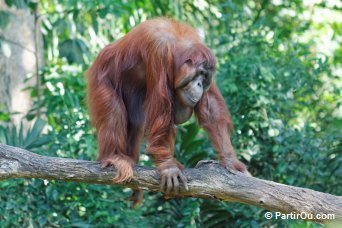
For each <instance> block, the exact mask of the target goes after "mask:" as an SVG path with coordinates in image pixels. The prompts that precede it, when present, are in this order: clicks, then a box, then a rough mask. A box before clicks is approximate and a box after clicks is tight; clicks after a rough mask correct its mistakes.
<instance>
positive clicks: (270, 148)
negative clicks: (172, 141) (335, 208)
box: [0, 0, 342, 227]
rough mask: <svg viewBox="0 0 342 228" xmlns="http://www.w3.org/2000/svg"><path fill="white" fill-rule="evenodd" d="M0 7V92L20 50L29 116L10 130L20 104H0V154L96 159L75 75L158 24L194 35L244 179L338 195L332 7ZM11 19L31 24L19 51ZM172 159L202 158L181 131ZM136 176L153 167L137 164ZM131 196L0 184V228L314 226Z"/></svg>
mask: <svg viewBox="0 0 342 228" xmlns="http://www.w3.org/2000/svg"><path fill="white" fill-rule="evenodd" d="M1 1H3V2H2V3H1V4H2V5H1V7H0V72H1V74H0V79H1V80H3V81H2V82H3V84H2V86H3V87H2V90H3V91H6V89H7V90H9V88H10V87H9V86H10V85H9V84H5V83H4V79H5V76H6V72H8V71H7V70H6V69H9V67H8V66H10V65H9V64H12V63H13V62H15V61H9V60H8V59H10V58H11V57H13V56H14V55H15V54H17V53H20V51H21V50H23V49H24V50H26V49H27V50H33V51H31V52H32V53H33V54H34V55H33V57H32V59H34V58H35V59H36V60H37V62H36V63H35V64H34V65H35V69H36V71H35V70H32V71H31V73H28V74H25V75H23V77H24V79H25V80H23V81H22V83H23V84H24V87H23V88H24V89H22V90H20V91H24V92H26V94H27V96H26V97H27V98H28V99H30V105H29V108H28V110H27V112H25V113H21V114H22V116H21V117H20V120H19V121H14V120H13V119H14V118H15V117H17V116H18V115H19V114H20V113H18V111H17V110H12V109H11V108H9V106H10V105H9V104H10V102H11V101H12V102H14V100H15V98H16V96H17V94H19V93H17V94H14V95H13V94H12V99H9V100H8V102H5V97H6V96H4V95H2V97H1V98H0V99H1V100H0V121H1V122H0V142H1V143H6V144H9V145H14V146H19V147H22V148H26V149H29V150H31V151H34V152H36V153H39V154H43V155H48V156H59V157H68V158H77V159H87V160H95V159H96V150H97V144H96V138H95V136H94V130H93V129H92V128H91V126H90V124H89V115H88V111H87V107H86V102H85V96H86V92H85V86H86V82H85V80H84V77H83V75H84V72H85V71H86V69H87V68H88V67H89V65H90V64H91V62H92V61H93V60H94V58H95V57H96V55H97V54H98V53H99V51H100V50H101V49H102V48H103V47H104V46H105V45H106V44H109V43H111V42H113V41H115V40H117V39H118V38H120V37H122V36H123V35H124V34H126V33H127V32H128V31H129V30H130V29H131V28H132V27H134V26H135V25H137V24H138V23H140V22H142V21H144V20H146V19H149V18H153V17H156V16H168V17H172V18H175V19H178V20H182V21H185V22H187V23H189V24H191V25H192V26H194V27H196V28H198V30H199V31H200V32H201V34H203V35H204V37H205V42H206V44H207V45H208V46H209V47H210V48H211V49H212V50H213V52H214V53H215V55H216V57H217V61H218V66H217V77H216V81H217V83H218V85H219V87H220V89H221V91H222V93H223V96H224V97H225V99H226V102H227V104H228V106H229V108H230V111H231V114H232V117H233V120H234V123H235V129H236V130H235V133H234V135H233V144H234V147H235V148H236V151H237V153H238V154H239V156H240V159H241V160H242V161H243V162H245V163H246V164H248V167H249V171H250V172H251V173H252V174H253V175H254V176H256V177H259V178H263V179H267V180H272V181H276V182H279V183H284V184H288V185H294V186H301V187H307V188H311V189H314V190H318V191H322V192H327V193H332V194H336V195H342V165H341V164H342V156H341V152H342V147H341V135H342V134H341V127H342V122H341V111H342V110H341V89H342V82H341V74H342V46H341V40H342V16H341V15H342V14H341V10H342V3H341V2H340V1H338V0H314V1H311V0H304V1H300V0H255V1H254V0H246V1H238V0H226V1H223V0H211V1H206V0H195V1H187V0H177V1H175V0H165V1H155V0H152V1H147V0H146V1H144V0H140V1H138V0H136V1H116V0H111V1H108V0H96V1H90V0H84V1H77V0H42V1H39V3H37V1H31V0H1ZM14 11H15V12H27V15H26V16H27V18H29V19H28V20H26V21H25V20H24V22H25V23H26V22H29V21H30V20H31V21H32V25H33V26H31V30H32V31H33V34H34V36H33V38H34V39H33V40H34V42H33V44H34V45H33V46H32V47H27V46H26V47H25V45H20V44H19V43H18V42H15V41H14V36H19V37H23V36H25V34H24V33H23V32H22V30H21V29H18V28H17V27H15V26H13V23H15V21H16V20H17V21H18V18H19V17H18V16H17V15H16V13H14ZM11 23H12V24H11ZM11 31H12V33H11ZM11 34H13V37H11V36H9V35H11ZM26 40H27V39H26ZM15 48H17V49H15ZM30 48H31V49H30ZM39 55H41V56H42V57H41V58H42V60H39V58H40V57H39ZM32 59H31V60H32ZM29 60H30V59H29ZM1 61H2V65H1ZM22 62H23V65H24V66H27V65H30V61H22ZM38 63H39V64H38ZM16 64H17V63H16ZM6 67H7V68H6ZM7 78H8V74H7ZM1 80H0V82H1ZM32 82H33V83H32ZM0 90H1V86H0ZM20 91H19V92H20ZM3 94H5V93H3ZM5 95H6V94H5ZM14 103H16V102H14ZM143 148H144V147H143V146H142V151H143V150H144V149H143ZM175 154H176V157H177V158H178V159H179V160H180V161H181V162H182V163H183V164H185V165H186V166H187V167H193V166H194V165H195V164H196V163H197V162H198V161H199V160H202V159H215V152H214V151H213V149H212V147H211V146H210V142H209V140H208V138H207V136H206V133H205V132H204V131H203V130H201V129H199V128H198V126H197V125H196V121H195V119H194V118H193V119H191V120H190V121H188V122H187V123H185V124H183V125H181V126H179V127H178V136H177V144H176V151H175ZM141 164H142V165H152V163H151V161H150V160H149V158H148V156H146V155H144V153H143V152H142V155H141ZM251 187H252V186H251ZM130 193H131V190H130V189H122V188H118V187H113V186H101V185H89V184H80V183H64V182H60V181H46V180H45V181H43V180H37V179H32V180H31V179H27V180H23V179H21V180H6V181H1V182H0V227H11V226H19V227H20V226H24V227H42V226H48V227H59V226H62V227H92V226H96V227H108V226H115V227H116V226H118V227H126V226H127V227H135V226H139V227H151V226H157V227H261V226H275V227H284V226H295V227H297V226H298V227H316V226H319V225H318V224H315V223H311V222H303V221H295V220H294V221H290V220H284V221H281V220H266V219H265V218H264V213H265V210H263V209H260V208H257V207H254V206H248V205H243V204H238V203H223V202H217V201H212V200H202V199H171V200H165V199H164V198H163V196H162V194H158V193H145V198H144V203H143V204H142V205H141V206H140V207H139V208H137V209H134V210H133V209H131V208H130V203H129V202H128V201H126V200H125V198H127V197H128V196H129V195H130Z"/></svg>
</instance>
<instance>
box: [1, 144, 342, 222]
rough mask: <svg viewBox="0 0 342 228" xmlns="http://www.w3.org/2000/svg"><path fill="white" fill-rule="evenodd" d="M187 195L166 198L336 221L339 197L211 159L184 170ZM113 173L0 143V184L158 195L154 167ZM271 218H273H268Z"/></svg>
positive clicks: (341, 206)
mask: <svg viewBox="0 0 342 228" xmlns="http://www.w3.org/2000/svg"><path fill="white" fill-rule="evenodd" d="M184 172H185V175H186V176H187V177H188V180H189V183H188V185H189V191H186V190H185V189H184V188H183V186H182V187H181V189H180V191H179V193H178V194H177V195H169V196H168V197H198V198H210V199H217V200H222V201H227V202H240V203H245V204H250V205H255V206H258V207H263V208H265V209H267V210H269V211H274V212H281V213H283V214H290V213H292V214H300V213H305V214H306V215H309V214H310V215H313V218H311V219H310V220H314V221H317V222H325V221H327V220H323V219H318V218H315V216H316V215H317V214H326V215H327V214H332V215H334V219H342V197H341V196H334V195H331V194H328V193H322V192H317V191H314V190H311V189H306V188H299V187H293V186H288V185H284V184H278V183H275V182H272V181H267V180H261V179H258V178H255V177H250V176H246V175H244V174H242V173H239V172H232V171H229V170H227V169H224V168H222V167H221V166H220V165H219V164H218V163H217V162H214V161H201V162H199V164H197V166H196V168H191V169H185V170H184ZM115 174H116V171H115V170H114V169H113V168H111V167H108V168H101V166H100V164H99V163H98V162H95V161H82V160H76V159H67V158H57V157H47V156H42V155H38V154H34V153H31V152H29V151H26V150H24V149H20V148H16V147H11V146H7V145H3V144H0V180H5V179H10V178H40V179H50V180H62V181H74V182H84V183H93V184H109V185H113V184H115V185H120V186H125V187H130V188H134V189H136V188H139V189H144V190H147V191H155V192H157V191H161V190H160V188H159V174H158V172H157V171H156V169H154V168H147V167H141V166H136V167H135V168H134V177H133V178H132V180H130V181H128V182H125V183H120V184H117V183H113V181H112V180H113V177H114V176H115ZM274 215H275V214H274Z"/></svg>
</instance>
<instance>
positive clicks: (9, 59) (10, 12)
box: [0, 1, 43, 125]
mask: <svg viewBox="0 0 342 228" xmlns="http://www.w3.org/2000/svg"><path fill="white" fill-rule="evenodd" d="M0 13H2V14H4V13H5V14H6V15H7V16H8V19H9V21H8V23H7V25H6V26H5V27H4V28H0V47H1V48H0V110H2V111H5V112H11V113H13V112H18V114H17V115H11V118H12V119H11V120H12V122H13V123H14V124H16V125H18V124H19V123H20V120H21V119H22V118H23V116H24V115H25V114H27V112H28V110H29V109H30V108H31V107H32V102H31V100H30V94H29V92H28V91H23V89H24V88H25V87H27V86H34V87H37V82H38V80H37V73H38V69H39V67H40V66H41V65H42V63H43V40H42V34H41V32H40V22H39V21H37V20H36V18H35V15H34V13H31V12H30V10H29V9H28V8H25V9H17V8H15V7H8V6H7V5H6V4H5V3H4V1H0ZM27 79H29V80H28V81H27V82H25V80H27Z"/></svg>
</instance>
